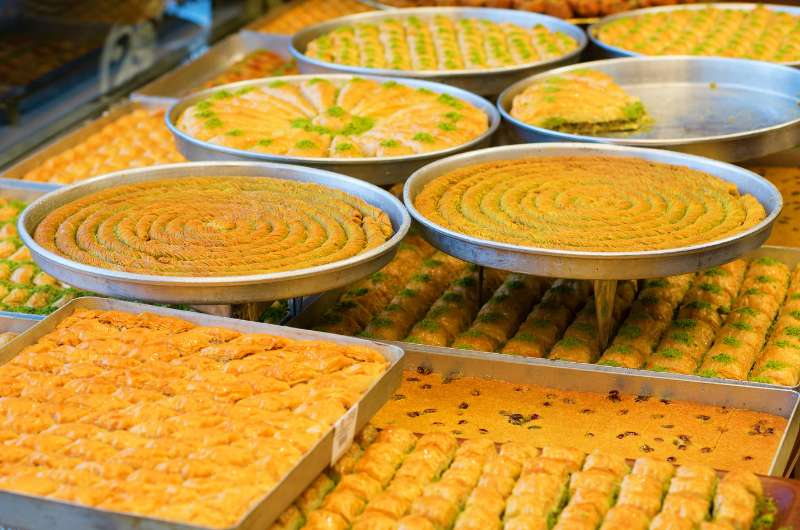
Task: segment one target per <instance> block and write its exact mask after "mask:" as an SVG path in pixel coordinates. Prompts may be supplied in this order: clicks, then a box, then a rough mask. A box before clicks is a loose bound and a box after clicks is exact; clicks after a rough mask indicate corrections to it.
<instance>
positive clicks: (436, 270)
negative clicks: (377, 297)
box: [362, 252, 469, 340]
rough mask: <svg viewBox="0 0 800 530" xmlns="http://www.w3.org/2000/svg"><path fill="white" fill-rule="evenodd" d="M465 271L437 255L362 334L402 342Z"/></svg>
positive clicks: (464, 265) (462, 264)
mask: <svg viewBox="0 0 800 530" xmlns="http://www.w3.org/2000/svg"><path fill="white" fill-rule="evenodd" d="M468 269H469V265H468V264H467V263H465V262H463V261H461V260H459V259H457V258H453V257H451V256H448V255H447V254H445V253H443V252H436V253H435V254H434V255H433V256H432V257H431V258H428V259H427V260H425V261H424V262H423V265H422V268H421V269H420V271H419V272H418V273H417V274H415V275H414V276H412V277H411V280H409V282H408V283H407V284H406V285H405V287H404V288H403V289H402V290H401V291H400V292H398V293H397V295H395V297H394V298H393V299H392V301H391V303H390V304H389V305H388V306H386V308H384V310H383V311H381V313H379V314H378V315H376V316H375V317H374V318H373V319H372V320H371V321H370V323H369V324H368V325H367V327H366V329H365V330H364V332H363V333H362V335H363V336H365V337H370V338H375V339H384V340H400V339H402V338H403V337H405V336H406V335H407V334H408V331H409V330H410V329H411V327H412V326H413V325H414V323H415V322H416V321H417V320H419V319H420V318H422V316H423V315H424V314H425V312H426V310H427V309H428V308H429V307H430V306H431V304H432V303H433V302H434V301H435V300H436V299H437V298H438V297H439V296H440V295H441V294H442V292H443V291H444V290H445V289H446V288H447V285H448V284H449V283H450V282H451V281H453V279H455V278H457V277H459V276H460V275H462V274H463V273H464V272H466V271H467V270H468Z"/></svg>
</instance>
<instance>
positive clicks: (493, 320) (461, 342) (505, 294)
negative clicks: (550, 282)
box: [453, 274, 546, 352]
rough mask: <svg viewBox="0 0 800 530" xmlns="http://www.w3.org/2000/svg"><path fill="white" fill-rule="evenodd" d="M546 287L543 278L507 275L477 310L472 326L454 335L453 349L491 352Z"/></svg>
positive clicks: (504, 340)
mask: <svg viewBox="0 0 800 530" xmlns="http://www.w3.org/2000/svg"><path fill="white" fill-rule="evenodd" d="M545 287H546V282H545V280H543V279H541V278H536V277H533V276H527V275H524V274H509V275H508V276H507V277H506V279H505V281H504V282H503V284H502V285H501V286H500V287H499V288H498V289H497V291H495V293H494V295H493V296H492V298H491V299H490V300H489V301H488V302H486V304H484V305H483V307H481V309H480V311H478V316H477V317H476V318H475V322H473V324H472V326H470V328H469V329H468V330H467V331H465V332H464V333H462V334H461V335H459V336H458V337H456V339H455V340H454V341H453V347H454V348H462V349H472V350H479V351H488V352H494V351H498V350H499V348H500V347H501V346H502V345H503V344H505V342H506V341H508V339H509V338H510V337H511V336H512V334H513V333H514V331H515V330H516V329H517V327H518V326H519V323H520V322H521V321H522V319H523V318H524V317H525V314H527V312H528V311H529V310H530V308H531V305H533V304H534V303H535V302H536V301H537V300H538V299H539V298H540V297H541V294H542V291H543V290H544V288H545Z"/></svg>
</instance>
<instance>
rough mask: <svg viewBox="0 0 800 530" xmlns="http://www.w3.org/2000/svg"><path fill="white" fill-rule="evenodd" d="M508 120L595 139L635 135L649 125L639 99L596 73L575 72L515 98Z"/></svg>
mask: <svg viewBox="0 0 800 530" xmlns="http://www.w3.org/2000/svg"><path fill="white" fill-rule="evenodd" d="M511 116H513V117H514V118H516V119H518V120H520V121H522V122H525V123H528V124H530V125H534V126H536V127H543V128H545V129H552V130H554V131H560V132H565V133H571V134H582V135H596V134H602V133H605V132H618V131H634V130H637V129H639V128H641V127H642V125H643V124H646V123H647V121H648V118H647V113H646V112H645V108H644V106H643V105H642V102H641V101H640V100H639V98H637V97H635V96H631V95H630V94H628V93H627V92H625V90H624V89H623V88H622V87H620V86H619V85H617V84H616V83H615V82H614V79H613V78H612V77H611V76H609V75H608V74H605V73H603V72H599V71H597V70H588V69H586V70H576V71H573V72H569V73H565V74H562V75H557V76H551V77H547V78H545V79H542V80H539V81H536V82H535V83H532V84H531V85H530V86H528V87H527V88H526V89H525V90H523V91H522V92H521V93H519V94H517V95H516V96H515V97H514V101H513V103H512V106H511Z"/></svg>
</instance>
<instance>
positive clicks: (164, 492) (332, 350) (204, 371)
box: [0, 309, 387, 528]
mask: <svg viewBox="0 0 800 530" xmlns="http://www.w3.org/2000/svg"><path fill="white" fill-rule="evenodd" d="M386 366H387V363H386V360H385V359H384V357H383V356H382V355H380V354H379V353H378V352H377V351H375V350H374V349H372V348H369V347H365V346H359V345H343V344H338V343H333V342H323V341H296V340H291V339H286V338H284V337H279V336H273V335H268V334H263V333H242V332H239V331H235V330H232V329H227V328H222V327H206V326H198V325H195V324H192V323H191V322H188V321H185V320H182V319H179V318H173V317H166V316H158V315H154V314H149V313H142V314H133V313H127V312H121V311H102V310H85V309H77V310H76V311H75V313H74V314H73V315H71V316H69V317H67V318H66V319H65V320H64V321H63V322H62V323H61V324H60V325H59V326H58V327H57V328H56V329H55V330H53V331H52V332H50V333H48V334H46V335H45V336H43V337H42V338H40V339H39V340H38V341H37V342H36V343H35V344H33V345H31V346H29V347H27V348H25V349H24V350H23V351H22V352H20V353H19V354H18V355H17V356H16V357H15V358H14V359H12V360H11V361H9V362H8V363H6V364H5V365H3V366H2V367H0V417H2V418H3V420H4V421H3V423H2V428H0V440H1V441H2V443H0V490H7V491H13V492H18V493H24V494H29V495H37V496H45V497H49V498H53V499H58V500H62V501H68V502H73V503H77V504H81V505H86V506H91V507H95V508H98V509H105V510H113V511H119V512H128V513H133V514H136V515H140V516H147V517H157V518H163V519H167V520H170V521H177V522H181V523H188V524H196V525H200V526H209V527H217V528H221V527H229V526H232V525H233V524H235V523H236V522H237V521H238V520H239V519H240V518H241V517H242V516H243V515H244V514H245V513H247V511H248V510H249V509H251V508H252V507H253V506H254V505H255V504H257V503H258V502H260V501H261V500H262V498H263V497H264V496H265V495H266V494H268V493H269V492H270V491H271V490H272V489H273V488H274V487H275V485H276V484H277V483H278V481H280V480H281V479H282V478H283V477H284V476H285V474H286V473H287V472H288V471H289V470H290V469H292V468H293V467H294V466H295V465H296V464H297V463H298V462H299V461H300V459H301V458H302V456H303V454H304V453H305V452H306V451H308V450H309V449H310V448H312V447H313V446H314V445H315V444H316V443H317V442H318V441H319V440H320V439H321V437H322V436H323V435H324V434H325V433H326V432H327V431H328V429H329V428H330V427H331V425H332V424H333V423H334V422H336V421H337V420H338V419H339V418H340V417H341V416H342V415H343V414H344V413H345V411H346V410H347V409H348V408H350V407H351V406H352V405H353V404H354V403H356V402H357V401H358V400H359V399H360V398H361V396H362V394H363V393H364V392H365V391H366V390H367V389H368V388H369V387H370V386H371V385H372V384H373V382H375V381H376V380H377V379H378V378H379V377H380V376H381V375H382V374H383V372H384V371H385V369H386Z"/></svg>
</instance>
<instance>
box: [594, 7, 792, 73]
mask: <svg viewBox="0 0 800 530" xmlns="http://www.w3.org/2000/svg"><path fill="white" fill-rule="evenodd" d="M597 37H598V38H599V39H600V40H601V41H602V42H604V43H606V44H609V45H611V46H616V47H618V48H622V49H624V50H629V51H632V52H634V53H638V54H642V55H712V56H721V57H737V58H743V59H757V60H760V61H773V62H796V61H800V16H797V15H794V14H792V13H788V12H786V11H778V10H776V9H770V8H768V7H764V6H761V5H759V6H757V7H755V8H754V9H735V8H726V7H724V6H723V7H722V8H717V7H706V8H703V9H675V10H668V11H656V12H651V13H644V14H632V15H631V16H626V17H621V18H618V19H616V20H612V21H610V22H608V23H606V24H603V25H602V26H600V27H599V28H598V30H597Z"/></svg>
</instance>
